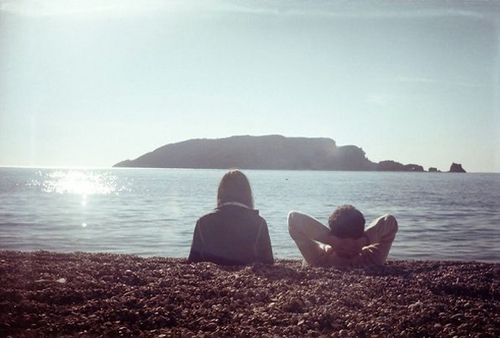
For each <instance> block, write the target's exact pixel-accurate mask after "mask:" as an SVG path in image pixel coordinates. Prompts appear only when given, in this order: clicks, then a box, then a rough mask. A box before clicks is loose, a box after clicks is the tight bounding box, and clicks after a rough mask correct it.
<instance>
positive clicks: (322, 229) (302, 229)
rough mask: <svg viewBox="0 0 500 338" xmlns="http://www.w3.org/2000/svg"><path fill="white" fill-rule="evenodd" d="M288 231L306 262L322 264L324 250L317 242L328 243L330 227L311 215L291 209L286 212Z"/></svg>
mask: <svg viewBox="0 0 500 338" xmlns="http://www.w3.org/2000/svg"><path fill="white" fill-rule="evenodd" d="M288 232H289V233H290V236H291V237H292V238H293V240H294V241H295V243H296V244H297V247H298V248H299V250H300V252H301V253H302V256H303V257H304V259H305V261H306V262H307V263H308V264H310V265H321V264H322V260H323V257H324V255H325V253H326V251H325V249H323V248H322V247H321V246H320V245H319V244H318V243H317V242H321V243H325V244H327V243H329V241H330V237H331V236H330V229H328V228H327V227H326V226H324V225H323V224H321V223H320V222H319V221H318V220H316V219H315V218H313V217H311V216H308V215H305V214H302V213H300V212H297V211H291V212H290V213H289V214H288Z"/></svg>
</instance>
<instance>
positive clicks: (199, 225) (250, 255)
mask: <svg viewBox="0 0 500 338" xmlns="http://www.w3.org/2000/svg"><path fill="white" fill-rule="evenodd" d="M188 260H189V261H190V262H202V261H208V262H213V263H216V264H222V265H246V264H251V263H257V262H260V263H269V264H271V263H273V261H274V259H273V252H272V248H271V239H270V237H269V230H268V228H267V223H266V221H265V220H264V218H262V217H261V216H259V212H258V210H254V209H253V197H252V191H251V188H250V183H249V182H248V179H247V178H246V176H245V175H244V174H243V173H242V172H240V171H238V170H231V171H229V172H227V173H226V174H225V175H224V176H223V178H222V180H221V182H220V184H219V189H218V193H217V208H216V209H215V210H214V211H213V212H211V213H208V214H206V215H204V216H202V217H201V218H200V219H198V221H197V222H196V227H195V230H194V234H193V243H192V245H191V251H190V254H189V258H188Z"/></svg>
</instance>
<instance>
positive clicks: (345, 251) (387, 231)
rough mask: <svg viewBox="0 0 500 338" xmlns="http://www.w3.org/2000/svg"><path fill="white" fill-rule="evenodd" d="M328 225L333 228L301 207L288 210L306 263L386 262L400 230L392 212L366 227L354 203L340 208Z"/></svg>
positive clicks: (353, 263)
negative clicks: (300, 208)
mask: <svg viewBox="0 0 500 338" xmlns="http://www.w3.org/2000/svg"><path fill="white" fill-rule="evenodd" d="M328 225H329V227H330V228H327V227H326V226H324V225H323V224H321V223H320V222H319V221H318V220H316V219H315V218H313V217H311V216H308V215H305V214H302V213H300V212H297V211H291V212H290V213H289V214H288V231H289V232H290V236H291V237H292V238H293V240H294V241H295V243H296V244H297V247H298V248H299V250H300V252H301V253H302V256H303V257H304V261H305V263H307V264H309V265H312V266H321V267H330V266H349V265H356V266H368V265H383V264H384V263H385V261H386V259H387V256H388V254H389V250H390V249H391V245H392V242H393V241H394V238H395V237H396V232H397V231H398V222H397V221H396V218H394V216H392V215H388V214H386V215H384V216H381V217H379V218H377V219H376V220H374V221H373V222H372V223H371V224H370V226H369V227H368V228H367V229H366V230H365V218H364V216H363V214H362V213H361V212H360V211H359V210H357V209H356V208H355V207H353V206H352V205H343V206H341V207H339V208H337V209H336V210H335V211H334V212H333V214H332V215H331V216H330V218H329V219H328ZM318 242H319V243H318ZM320 243H322V244H326V245H321V244H320Z"/></svg>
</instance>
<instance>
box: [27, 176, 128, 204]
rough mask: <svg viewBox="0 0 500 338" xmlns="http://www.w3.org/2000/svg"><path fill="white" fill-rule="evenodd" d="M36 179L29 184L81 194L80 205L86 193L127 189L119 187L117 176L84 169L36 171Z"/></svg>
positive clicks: (114, 191) (46, 190) (48, 189)
mask: <svg viewBox="0 0 500 338" xmlns="http://www.w3.org/2000/svg"><path fill="white" fill-rule="evenodd" d="M37 176H38V178H37V179H34V180H32V181H30V182H29V184H28V185H29V186H32V187H38V188H40V190H41V191H43V192H46V193H57V194H76V195H82V206H85V205H86V204H87V195H109V194H118V193H119V192H123V191H129V190H130V189H127V188H126V187H124V186H122V187H119V186H118V184H117V177H116V176H115V175H112V174H110V173H109V172H95V171H85V170H71V171H62V170H57V171H50V172H42V171H38V172H37Z"/></svg>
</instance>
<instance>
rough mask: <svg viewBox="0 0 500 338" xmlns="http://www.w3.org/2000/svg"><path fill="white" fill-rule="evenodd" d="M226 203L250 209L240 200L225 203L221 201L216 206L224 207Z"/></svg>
mask: <svg viewBox="0 0 500 338" xmlns="http://www.w3.org/2000/svg"><path fill="white" fill-rule="evenodd" d="M228 205H234V206H237V207H242V208H246V209H250V208H249V207H248V206H247V205H246V204H243V203H240V202H226V203H222V204H221V205H219V206H218V207H219V208H221V207H225V206H228Z"/></svg>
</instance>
